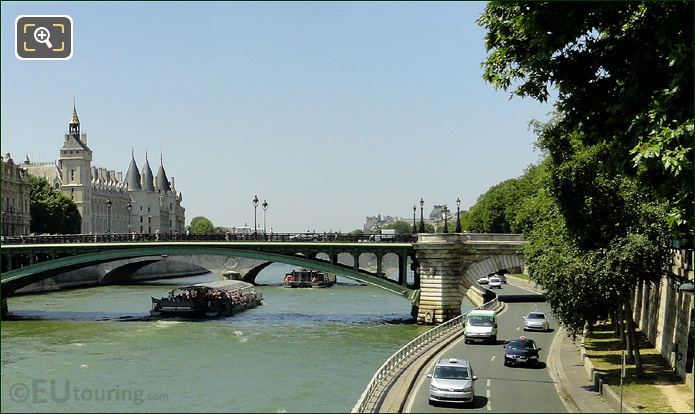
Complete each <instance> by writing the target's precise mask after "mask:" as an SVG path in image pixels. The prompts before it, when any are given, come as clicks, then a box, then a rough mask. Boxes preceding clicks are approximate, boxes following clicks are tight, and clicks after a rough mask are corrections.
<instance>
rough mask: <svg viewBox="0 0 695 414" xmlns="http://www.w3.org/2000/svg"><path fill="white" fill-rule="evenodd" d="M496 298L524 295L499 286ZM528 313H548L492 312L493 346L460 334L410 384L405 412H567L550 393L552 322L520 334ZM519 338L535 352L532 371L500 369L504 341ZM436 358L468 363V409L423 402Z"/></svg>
mask: <svg viewBox="0 0 695 414" xmlns="http://www.w3.org/2000/svg"><path fill="white" fill-rule="evenodd" d="M502 286H503V288H502V289H501V292H500V293H501V294H515V293H517V292H518V293H519V294H528V293H529V291H527V290H524V289H521V288H517V287H515V286H510V285H508V284H504V285H502ZM532 310H539V311H545V312H547V313H548V315H550V312H549V309H548V307H547V306H546V304H545V303H508V304H507V305H506V308H505V309H504V310H503V311H502V312H501V313H500V314H498V317H497V318H498V319H497V325H498V327H497V328H498V333H497V344H496V345H493V344H476V343H472V344H469V345H466V344H465V343H464V341H463V336H461V338H460V340H457V341H456V342H454V343H453V344H452V345H450V346H449V347H447V348H446V349H445V350H444V351H443V352H442V353H440V354H439V355H438V356H437V357H435V358H433V359H432V361H430V363H429V364H428V365H427V367H426V369H425V370H424V371H423V374H422V375H421V377H420V378H419V379H418V380H417V381H416V383H415V386H414V388H413V390H412V391H411V393H410V396H409V398H408V401H407V402H406V404H405V407H404V411H405V412H417V413H422V412H429V413H438V412H452V411H483V412H488V411H489V412H535V413H539V412H553V413H556V412H563V413H564V412H567V409H566V408H565V406H564V405H563V403H562V401H561V400H560V397H559V396H558V394H557V391H556V390H555V383H554V381H553V380H552V379H551V377H550V374H549V373H548V369H547V367H546V361H547V357H548V351H549V350H550V344H551V342H552V341H553V338H554V336H555V333H556V329H555V328H557V326H558V325H557V322H556V321H555V320H554V319H552V318H551V320H550V328H551V331H550V332H535V331H533V332H532V331H529V332H524V330H523V319H522V317H523V316H524V315H526V313H527V312H529V311H532ZM520 335H525V336H526V337H527V338H529V339H533V340H534V341H536V344H537V345H538V347H540V348H541V351H540V352H539V361H540V362H541V364H539V366H538V367H535V368H534V367H505V366H504V351H505V349H504V348H503V345H504V340H508V339H514V338H518V337H519V336H520ZM440 358H461V359H468V360H469V361H470V362H471V365H472V367H473V373H474V375H477V376H478V380H477V381H476V382H475V394H476V397H475V402H474V404H473V406H471V405H456V404H448V405H438V406H431V405H429V403H428V396H429V379H428V378H427V377H426V376H425V374H427V373H428V372H432V368H433V367H434V364H435V363H436V361H438V360H439V359H440Z"/></svg>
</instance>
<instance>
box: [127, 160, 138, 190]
mask: <svg viewBox="0 0 695 414" xmlns="http://www.w3.org/2000/svg"><path fill="white" fill-rule="evenodd" d="M131 157H132V158H131V159H130V166H128V172H127V173H126V176H125V182H126V185H128V190H142V185H141V184H140V180H141V178H140V170H138V165H137V164H136V163H135V154H134V153H131Z"/></svg>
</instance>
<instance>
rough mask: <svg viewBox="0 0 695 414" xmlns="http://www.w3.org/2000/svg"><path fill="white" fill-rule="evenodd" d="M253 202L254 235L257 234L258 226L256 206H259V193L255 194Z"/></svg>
mask: <svg viewBox="0 0 695 414" xmlns="http://www.w3.org/2000/svg"><path fill="white" fill-rule="evenodd" d="M251 203H253V235H254V236H255V235H257V234H258V231H257V227H256V208H258V195H254V196H253V200H251Z"/></svg>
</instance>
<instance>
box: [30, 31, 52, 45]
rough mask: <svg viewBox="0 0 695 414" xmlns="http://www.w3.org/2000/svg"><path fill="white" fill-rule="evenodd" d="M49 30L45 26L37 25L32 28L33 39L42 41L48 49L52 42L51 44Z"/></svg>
mask: <svg viewBox="0 0 695 414" xmlns="http://www.w3.org/2000/svg"><path fill="white" fill-rule="evenodd" d="M50 39H51V32H49V31H48V29H46V28H45V27H43V26H41V27H37V28H36V30H34V40H36V41H37V42H39V43H44V44H45V45H46V46H47V47H48V48H49V49H52V48H53V44H51V40H50Z"/></svg>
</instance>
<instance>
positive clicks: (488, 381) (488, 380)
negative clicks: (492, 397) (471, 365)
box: [487, 378, 490, 387]
mask: <svg viewBox="0 0 695 414" xmlns="http://www.w3.org/2000/svg"><path fill="white" fill-rule="evenodd" d="M487 386H488V387H489V386H490V378H488V379H487Z"/></svg>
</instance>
